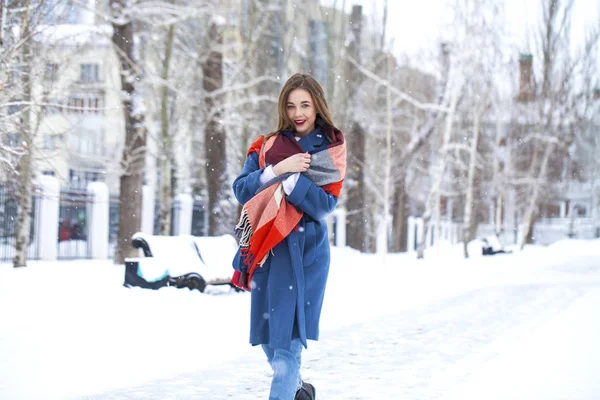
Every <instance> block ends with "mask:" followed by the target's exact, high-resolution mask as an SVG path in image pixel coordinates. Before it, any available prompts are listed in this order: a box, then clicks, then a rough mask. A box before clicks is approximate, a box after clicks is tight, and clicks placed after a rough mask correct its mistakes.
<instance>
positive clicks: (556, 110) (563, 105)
mask: <svg viewBox="0 0 600 400" xmlns="http://www.w3.org/2000/svg"><path fill="white" fill-rule="evenodd" d="M573 4H574V2H573V1H572V0H570V1H566V2H565V3H564V4H563V3H562V2H560V1H558V0H544V1H543V2H542V9H543V23H542V27H541V30H540V37H539V46H540V53H541V57H540V58H541V64H542V65H541V82H540V90H539V91H537V92H536V93H535V100H534V101H533V102H531V103H528V104H533V105H534V106H535V107H536V109H537V110H536V112H535V114H533V117H534V118H533V124H531V125H530V126H529V127H530V129H529V131H528V132H526V135H525V140H527V141H531V142H532V143H533V146H532V147H529V148H530V149H532V154H530V155H529V157H528V159H529V160H531V161H530V163H529V167H528V168H527V172H526V175H525V177H524V178H525V179H524V181H523V182H524V185H522V187H524V189H525V191H526V194H527V196H526V200H525V203H524V212H523V220H522V224H521V226H520V236H519V247H520V248H521V249H522V248H523V247H524V246H525V244H526V243H527V241H528V239H530V238H531V231H532V227H533V222H534V219H535V216H536V212H537V207H538V206H539V202H540V196H541V194H542V193H543V192H544V190H545V189H546V188H547V187H548V183H549V179H550V178H551V175H552V170H553V169H554V170H556V169H557V168H556V166H555V164H558V170H562V169H563V168H562V167H560V165H563V164H564V161H565V158H564V157H562V158H556V156H557V150H560V149H561V148H566V147H568V146H570V144H571V143H572V142H573V140H574V135H575V134H577V132H579V131H581V130H582V123H585V122H587V121H589V120H590V118H591V116H590V111H591V107H590V99H591V96H590V94H589V92H590V91H591V90H590V88H589V87H587V85H585V84H580V83H578V75H585V74H586V71H585V69H586V68H588V69H589V68H590V64H589V63H587V62H586V61H587V59H588V58H589V57H590V56H589V54H593V53H594V52H595V51H597V49H598V41H599V37H600V36H599V33H600V31H599V29H598V28H599V27H598V26H596V27H594V30H593V31H592V32H591V33H590V34H589V35H588V37H587V38H586V41H585V43H584V45H583V47H582V48H581V49H579V51H578V52H577V55H576V56H575V57H572V56H571V51H572V49H571V43H570V40H569V32H570V29H571V16H572V10H573ZM522 109H526V110H527V109H529V110H531V107H530V106H525V107H521V110H522Z"/></svg>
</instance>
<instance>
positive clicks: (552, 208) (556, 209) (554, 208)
mask: <svg viewBox="0 0 600 400" xmlns="http://www.w3.org/2000/svg"><path fill="white" fill-rule="evenodd" d="M541 211H542V212H541V214H542V217H544V218H558V217H560V204H556V203H546V204H542V206H541Z"/></svg>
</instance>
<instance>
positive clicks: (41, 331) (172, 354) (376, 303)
mask: <svg viewBox="0 0 600 400" xmlns="http://www.w3.org/2000/svg"><path fill="white" fill-rule="evenodd" d="M165 244H166V243H165ZM210 247H212V246H210ZM164 250H165V251H168V252H169V253H170V254H171V255H172V256H175V255H176V253H177V250H176V249H174V248H170V249H169V248H168V247H166V248H165V249H164ZM212 250H213V252H212V253H211V254H209V253H206V257H207V259H209V258H210V259H213V258H214V259H218V258H219V257H218V255H219V254H220V252H221V250H220V249H219V248H218V247H217V246H214V247H213V248H212ZM432 250H433V249H430V250H428V252H427V254H426V259H425V260H416V256H415V254H389V255H375V254H361V253H359V252H357V251H355V250H352V249H349V248H332V261H331V268H330V276H329V280H328V287H327V292H326V297H325V303H324V308H323V314H322V323H321V329H322V331H324V332H333V331H336V330H339V329H345V327H348V326H352V325H353V324H357V323H364V322H366V321H370V320H372V319H375V318H380V317H382V316H386V315H397V314H398V313H399V312H401V311H403V310H414V309H419V308H420V307H423V306H425V305H427V304H432V303H434V302H437V301H440V300H443V299H449V298H453V297H456V296H458V295H460V294H463V293H467V292H470V291H473V290H476V289H480V288H483V287H494V286H498V285H503V284H514V283H516V284H531V283H540V282H550V283H551V282H553V281H556V282H559V281H561V280H563V279H564V276H565V273H566V272H565V270H564V268H563V269H556V270H555V269H553V268H554V267H553V266H555V265H556V262H557V260H563V261H564V260H565V257H564V255H571V257H572V256H573V255H574V254H577V255H578V256H577V257H575V258H573V257H572V260H571V261H569V262H568V263H567V264H566V265H567V267H568V268H574V269H576V268H577V265H578V263H579V264H580V265H598V266H599V267H600V240H595V241H581V240H569V241H562V242H560V243H557V244H555V245H553V246H549V247H542V246H529V247H526V249H525V251H523V252H517V253H514V254H505V255H496V256H491V257H474V258H471V259H468V260H464V259H461V258H460V257H459V256H458V255H459V254H461V253H460V251H461V250H462V248H461V247H460V246H448V247H447V248H444V249H443V251H440V254H439V255H435V254H434V253H432V252H431V251H432ZM161 251H162V250H161ZM225 254H226V251H225V250H223V255H224V256H223V257H222V260H220V261H221V262H222V264H226V263H230V262H231V259H230V258H229V254H227V255H225ZM561 257H562V258H561ZM573 260H574V261H573ZM567 267H565V268H567ZM548 268H549V269H548ZM571 275H573V274H571ZM571 275H570V277H571ZM575 275H576V274H575ZM123 277H124V267H123V266H122V265H113V264H112V263H111V262H109V261H93V260H77V261H64V262H42V261H38V262H30V265H29V266H28V267H27V268H21V269H13V268H12V267H11V266H10V265H9V264H0V304H2V305H3V306H2V307H0V321H3V322H2V328H1V329H0V398H2V399H17V398H22V399H29V398H30V399H36V398H43V399H68V398H81V397H84V396H87V395H92V394H97V393H102V392H105V391H109V390H113V389H116V388H119V387H130V386H133V385H139V384H143V383H144V382H148V381H152V380H155V379H159V378H169V377H173V376H176V375H179V374H182V373H185V372H193V371H199V370H203V369H213V368H215V367H216V366H218V365H219V364H221V363H224V362H227V361H232V360H237V359H240V358H244V357H246V355H247V354H248V353H249V352H251V351H256V349H254V348H252V347H251V346H250V345H248V334H249V310H250V296H249V294H248V293H237V292H235V291H233V290H231V289H230V288H229V287H211V286H209V287H208V288H207V291H206V293H200V292H199V291H197V290H193V291H189V290H187V289H175V288H173V287H165V288H162V289H160V290H157V291H154V290H145V289H139V288H133V289H128V288H124V287H123V286H122V285H123ZM574 279H577V275H576V276H575V278H574ZM586 279H588V278H587V276H586V275H585V274H581V281H582V282H585V280H586ZM357 334H360V332H357ZM310 348H311V344H309V350H310ZM345 379H352V377H346V378H345ZM227 384H228V383H227V382H224V383H223V385H227Z"/></svg>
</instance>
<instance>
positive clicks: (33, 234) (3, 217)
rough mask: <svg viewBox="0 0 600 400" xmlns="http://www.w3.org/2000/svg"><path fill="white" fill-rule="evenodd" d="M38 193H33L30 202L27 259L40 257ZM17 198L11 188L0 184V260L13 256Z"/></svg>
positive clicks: (4, 260)
mask: <svg viewBox="0 0 600 400" xmlns="http://www.w3.org/2000/svg"><path fill="white" fill-rule="evenodd" d="M40 206H41V201H40V195H39V194H34V195H33V197H32V202H31V230H30V234H29V246H28V247H27V259H28V260H37V259H39V258H40V238H39V234H38V232H39V223H40V221H39V220H40V219H39V218H37V216H38V215H39V212H40ZM17 214H18V207H17V198H16V195H15V192H14V190H13V189H12V188H10V187H7V186H4V185H0V262H11V261H12V260H13V258H14V256H15V245H16V236H15V233H16V232H15V226H16V222H17Z"/></svg>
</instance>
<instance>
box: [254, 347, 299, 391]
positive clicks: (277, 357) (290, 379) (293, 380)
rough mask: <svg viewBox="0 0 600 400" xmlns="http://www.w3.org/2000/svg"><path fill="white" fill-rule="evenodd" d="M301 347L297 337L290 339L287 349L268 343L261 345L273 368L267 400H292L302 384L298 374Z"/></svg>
mask: <svg viewBox="0 0 600 400" xmlns="http://www.w3.org/2000/svg"><path fill="white" fill-rule="evenodd" d="M302 347H303V346H302V343H301V342H300V340H298V339H294V340H292V345H291V347H290V349H289V350H284V349H273V348H271V347H269V346H268V345H265V344H263V345H262V348H263V351H264V352H265V354H266V355H267V360H268V361H269V364H270V365H271V368H272V369H273V381H272V382H271V394H270V395H269V400H294V397H295V396H296V391H298V389H300V387H301V386H302V377H301V376H300V364H301V363H302V360H301V353H302Z"/></svg>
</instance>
